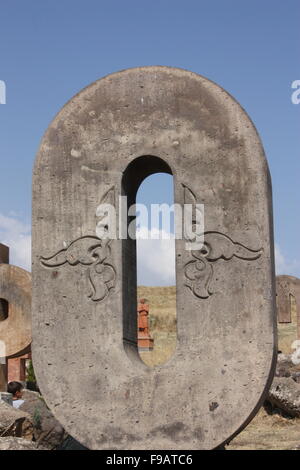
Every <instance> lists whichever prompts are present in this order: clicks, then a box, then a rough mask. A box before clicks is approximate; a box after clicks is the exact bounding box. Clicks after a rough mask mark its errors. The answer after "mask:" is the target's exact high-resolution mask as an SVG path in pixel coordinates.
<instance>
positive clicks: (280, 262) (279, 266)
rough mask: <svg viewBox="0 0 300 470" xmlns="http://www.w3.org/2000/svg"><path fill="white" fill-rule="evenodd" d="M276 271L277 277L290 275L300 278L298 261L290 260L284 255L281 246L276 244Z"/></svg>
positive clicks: (299, 263)
mask: <svg viewBox="0 0 300 470" xmlns="http://www.w3.org/2000/svg"><path fill="white" fill-rule="evenodd" d="M275 270H276V275H279V274H288V275H290V276H297V277H299V271H300V262H299V261H297V260H296V259H294V260H289V259H287V257H286V256H285V255H284V254H283V253H282V250H281V248H280V246H279V245H278V244H277V243H275Z"/></svg>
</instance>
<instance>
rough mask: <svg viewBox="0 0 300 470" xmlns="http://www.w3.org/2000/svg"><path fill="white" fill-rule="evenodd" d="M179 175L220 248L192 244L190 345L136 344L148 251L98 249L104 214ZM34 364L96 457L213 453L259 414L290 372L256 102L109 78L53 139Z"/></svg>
mask: <svg viewBox="0 0 300 470" xmlns="http://www.w3.org/2000/svg"><path fill="white" fill-rule="evenodd" d="M157 171H163V172H168V173H172V174H173V177H174V194H175V202H176V203H179V204H181V205H182V204H184V203H190V202H192V204H196V203H203V204H205V232H206V233H205V241H206V245H205V248H206V250H204V251H200V250H198V251H197V250H195V251H192V252H191V251H187V250H186V249H185V240H177V241H176V276H177V321H178V324H177V330H178V331H177V348H176V351H175V353H174V355H173V356H172V358H171V359H170V360H169V361H168V362H167V363H166V364H164V365H162V366H159V367H156V368H154V369H150V368H148V367H147V366H146V365H145V364H144V363H142V361H141V360H140V359H139V356H138V352H137V348H136V259H135V256H136V255H135V242H134V241H133V240H97V239H96V238H95V237H96V234H95V228H96V224H97V223H98V222H99V218H97V216H96V210H97V207H98V205H99V204H100V202H111V203H113V204H115V205H116V207H117V206H118V196H119V195H120V194H123V195H124V194H125V195H127V196H128V201H129V203H131V202H134V200H135V194H136V191H137V189H138V187H139V185H140V183H141V182H142V180H143V179H144V178H145V177H146V176H148V175H150V174H152V173H155V172H157ZM32 235H33V242H32V243H33V245H32V247H33V335H34V338H33V339H34V341H33V360H34V365H35V372H36V374H37V380H38V383H39V386H40V388H41V391H42V394H43V396H44V398H45V399H46V401H47V403H48V405H49V406H50V408H51V410H52V412H53V413H54V415H55V416H56V418H57V419H58V420H59V421H60V422H61V424H62V425H63V426H64V427H65V429H66V430H67V431H68V432H69V433H70V434H71V435H72V436H74V437H75V438H76V439H77V440H78V441H80V442H81V443H82V444H83V445H85V446H87V447H89V448H94V449H211V448H215V447H217V446H219V445H221V444H222V443H224V442H225V441H226V440H228V439H229V438H230V437H231V436H233V435H234V434H235V433H236V432H237V431H238V430H241V429H242V428H243V426H245V424H246V423H247V422H248V421H249V420H250V419H251V418H252V417H253V416H254V414H255V413H256V411H257V409H258V408H259V407H260V405H261V404H262V401H263V399H264V396H265V394H266V392H267V389H268V388H269V386H270V384H271V380H272V376H273V373H274V365H275V361H276V349H277V348H276V340H275V335H276V312H275V285H274V284H275V282H274V259H273V226H272V200H271V182H270V176H269V171H268V166H267V162H266V159H265V156H264V151H263V148H262V145H261V141H260V139H259V136H258V134H257V131H256V130H255V128H254V126H253V124H252V122H251V121H250V119H249V117H248V116H247V114H246V113H245V112H244V110H243V109H242V108H241V107H240V105H239V104H238V103H237V102H236V101H235V100H234V99H233V98H232V97H231V96H230V95H229V94H228V93H226V92H225V91H224V90H223V89H222V88H220V87H219V86H218V85H216V84H214V83H213V82H211V81H209V80H207V79H206V78H204V77H202V76H199V75H197V74H194V73H191V72H188V71H184V70H180V69H173V68H167V67H144V68H137V69H129V70H125V71H122V72H119V73H114V74H112V75H109V76H107V77H105V78H103V79H101V80H99V81H97V82H95V83H93V84H92V85H90V86H89V87H87V88H85V89H84V90H82V91H81V92H80V93H79V94H78V95H76V96H75V97H73V98H72V99H71V100H70V101H69V102H68V103H67V104H66V105H65V106H64V107H63V109H62V110H61V111H60V112H59V113H58V115H57V116H56V117H55V119H54V120H53V122H52V123H51V124H50V126H49V128H48V129H47V131H46V133H45V135H44V137H43V140H42V142H41V146H40V150H39V153H38V155H37V159H36V162H35V168H34V176H33V234H32Z"/></svg>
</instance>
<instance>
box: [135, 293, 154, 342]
mask: <svg viewBox="0 0 300 470" xmlns="http://www.w3.org/2000/svg"><path fill="white" fill-rule="evenodd" d="M146 302H147V301H146V299H140V302H139V303H138V308H137V311H138V348H139V350H140V351H151V350H152V349H153V338H151V335H150V326H149V325H150V318H149V304H148V303H146Z"/></svg>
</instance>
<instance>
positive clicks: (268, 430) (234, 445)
mask: <svg viewBox="0 0 300 470" xmlns="http://www.w3.org/2000/svg"><path fill="white" fill-rule="evenodd" d="M227 449H228V450H299V449H300V419H287V418H283V417H282V416H280V415H278V414H274V415H268V414H267V413H266V411H265V410H264V408H261V409H260V411H259V413H258V414H257V415H256V416H255V418H254V419H253V420H252V421H251V423H250V424H248V426H247V427H246V428H245V429H244V430H243V431H242V432H241V433H240V434H239V435H238V436H237V437H236V438H235V439H233V440H232V441H231V442H230V444H229V445H228V446H227Z"/></svg>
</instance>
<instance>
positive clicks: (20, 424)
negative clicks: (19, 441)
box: [0, 401, 33, 440]
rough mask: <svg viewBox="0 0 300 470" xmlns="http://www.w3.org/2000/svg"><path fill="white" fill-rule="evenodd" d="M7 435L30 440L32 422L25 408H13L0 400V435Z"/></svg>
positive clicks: (31, 436)
mask: <svg viewBox="0 0 300 470" xmlns="http://www.w3.org/2000/svg"><path fill="white" fill-rule="evenodd" d="M8 436H12V437H23V438H25V439H27V440H32V438H33V423H32V419H31V417H30V415H29V414H28V413H26V412H25V410H20V409H16V408H13V407H12V406H10V405H8V404H7V403H5V402H4V401H0V437H1V438H2V437H8Z"/></svg>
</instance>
